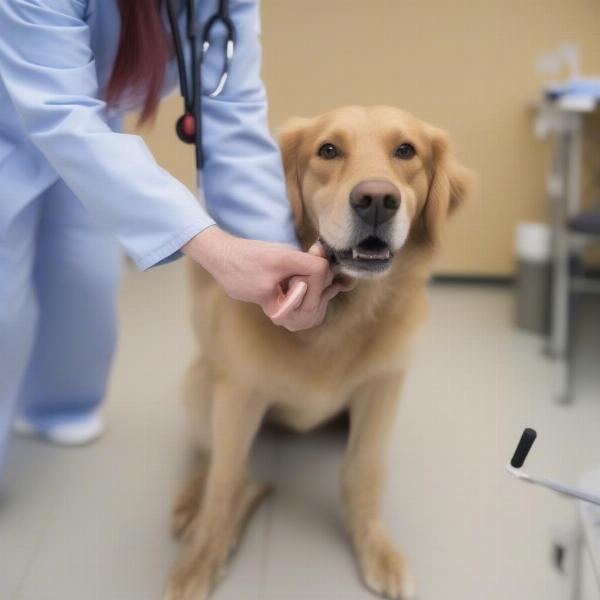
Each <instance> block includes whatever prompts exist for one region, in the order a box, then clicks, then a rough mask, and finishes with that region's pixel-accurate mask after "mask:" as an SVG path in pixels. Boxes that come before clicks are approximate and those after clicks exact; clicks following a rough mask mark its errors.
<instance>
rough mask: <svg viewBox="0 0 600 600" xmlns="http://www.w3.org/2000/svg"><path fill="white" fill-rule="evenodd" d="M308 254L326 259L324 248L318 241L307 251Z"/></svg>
mask: <svg viewBox="0 0 600 600" xmlns="http://www.w3.org/2000/svg"><path fill="white" fill-rule="evenodd" d="M308 253H309V254H312V255H313V256H320V257H321V258H327V252H326V251H325V247H324V246H323V244H321V242H320V241H319V240H317V241H316V242H315V243H314V244H313V245H312V246H311V247H310V248H309V249H308Z"/></svg>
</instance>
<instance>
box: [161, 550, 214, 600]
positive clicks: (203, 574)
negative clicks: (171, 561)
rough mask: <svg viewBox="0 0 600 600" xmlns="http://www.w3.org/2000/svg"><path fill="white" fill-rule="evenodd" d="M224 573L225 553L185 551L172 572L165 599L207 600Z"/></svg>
mask: <svg viewBox="0 0 600 600" xmlns="http://www.w3.org/2000/svg"><path fill="white" fill-rule="evenodd" d="M224 574H225V554H224V553H218V554H213V553H211V552H202V553H191V552H189V553H184V556H182V557H181V558H180V559H179V560H178V562H177V563H176V564H175V567H174V568H173V570H172V572H171V576H170V577H169V583H168V585H167V592H166V594H165V596H164V600H206V598H208V595H209V592H210V590H211V589H212V587H213V586H214V585H215V584H216V583H218V581H220V579H221V578H222V577H223V575H224Z"/></svg>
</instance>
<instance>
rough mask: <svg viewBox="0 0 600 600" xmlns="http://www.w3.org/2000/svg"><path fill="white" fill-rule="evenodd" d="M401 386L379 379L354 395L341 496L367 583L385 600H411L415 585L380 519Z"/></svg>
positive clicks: (396, 378)
mask: <svg viewBox="0 0 600 600" xmlns="http://www.w3.org/2000/svg"><path fill="white" fill-rule="evenodd" d="M401 383H402V377H401V375H388V376H379V377H378V378H377V379H376V380H372V381H370V382H369V383H367V384H365V385H363V386H362V387H361V388H360V389H359V390H357V392H356V393H355V394H354V396H353V398H352V400H351V402H350V439H349V442H348V448H347V451H346V458H345V463H344V470H343V476H342V494H343V498H344V503H345V506H346V512H347V520H348V527H349V530H350V535H351V537H352V541H353V543H354V547H355V550H356V554H357V557H358V561H359V563H360V567H361V571H362V576H363V579H364V581H365V583H366V585H367V586H368V587H369V588H371V589H372V590H373V591H374V592H376V593H378V594H381V595H382V596H386V597H388V598H394V599H402V600H412V598H414V597H415V594H416V589H415V588H416V585H415V581H414V579H413V576H412V574H411V572H410V569H409V566H408V563H407V561H406V559H405V558H404V556H403V555H402V554H401V553H400V552H399V551H398V550H397V549H396V546H395V545H394V542H393V541H392V539H391V538H390V536H389V535H388V533H387V531H386V529H385V526H384V524H383V519H382V515H381V499H382V495H383V486H384V481H385V457H386V453H387V448H388V440H389V438H390V434H391V431H392V426H393V423H394V415H395V411H396V405H397V403H398V396H399V393H400V388H401Z"/></svg>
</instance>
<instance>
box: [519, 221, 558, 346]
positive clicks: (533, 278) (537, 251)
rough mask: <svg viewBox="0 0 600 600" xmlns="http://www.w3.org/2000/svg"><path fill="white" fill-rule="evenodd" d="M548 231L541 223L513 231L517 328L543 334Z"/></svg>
mask: <svg viewBox="0 0 600 600" xmlns="http://www.w3.org/2000/svg"><path fill="white" fill-rule="evenodd" d="M551 248H552V246H551V232H550V227H548V225H546V224H544V223H519V224H518V225H517V229H516V232H515V252H516V255H517V281H516V303H515V304H516V306H515V322H516V325H517V327H519V328H520V329H525V330H526V331H531V332H533V333H540V334H546V333H547V332H548V330H549V325H550V286H551V275H552V273H551V266H550V265H551V263H550V257H551Z"/></svg>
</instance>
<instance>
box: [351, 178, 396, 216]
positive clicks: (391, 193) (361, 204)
mask: <svg viewBox="0 0 600 600" xmlns="http://www.w3.org/2000/svg"><path fill="white" fill-rule="evenodd" d="M400 201H401V197H400V190H399V189H398V188H397V187H396V186H395V185H394V184H393V183H391V182H389V181H384V180H383V179H368V180H366V181H361V182H360V183H358V184H356V185H355V186H354V188H352V191H351V192H350V205H351V206H352V208H353V209H354V211H355V212H356V214H357V215H358V216H359V217H360V218H361V219H362V220H363V221H364V222H365V223H368V224H369V225H373V226H374V227H376V226H377V225H380V224H381V223H385V222H386V221H388V220H389V219H391V218H392V217H393V216H394V215H395V214H396V211H397V210H398V208H399V207H400Z"/></svg>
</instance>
